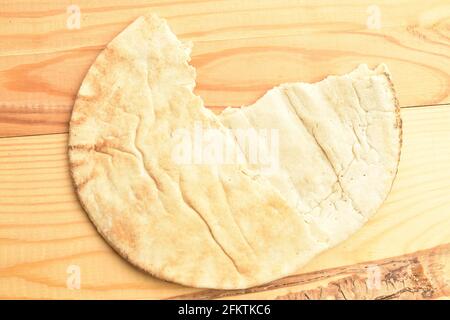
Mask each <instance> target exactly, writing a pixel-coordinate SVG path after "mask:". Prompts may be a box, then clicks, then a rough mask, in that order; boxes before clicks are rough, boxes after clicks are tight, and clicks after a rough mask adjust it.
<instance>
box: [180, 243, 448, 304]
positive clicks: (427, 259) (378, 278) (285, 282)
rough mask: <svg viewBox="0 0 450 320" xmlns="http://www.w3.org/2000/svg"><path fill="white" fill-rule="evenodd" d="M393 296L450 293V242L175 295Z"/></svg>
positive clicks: (410, 297)
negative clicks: (252, 284)
mask: <svg viewBox="0 0 450 320" xmlns="http://www.w3.org/2000/svg"><path fill="white" fill-rule="evenodd" d="M249 295H252V297H253V298H257V299H280V300H311V299H314V300H350V299H358V300H362V299H366V300H367V299H370V300H392V299H408V300H417V299H439V298H449V297H450V244H445V245H441V246H437V247H435V248H432V249H428V250H422V251H419V252H415V253H413V254H407V255H402V256H398V257H393V258H387V259H382V260H378V261H370V262H365V263H360V264H356V265H351V266H344V267H338V268H333V269H328V270H320V271H315V272H310V273H306V274H299V275H293V276H290V277H286V278H283V279H280V280H277V281H273V282H271V283H269V284H265V285H262V286H259V287H254V288H250V289H245V290H202V291H198V292H195V293H190V294H184V295H180V296H176V297H173V298H172V299H229V298H232V299H247V298H248V296H249Z"/></svg>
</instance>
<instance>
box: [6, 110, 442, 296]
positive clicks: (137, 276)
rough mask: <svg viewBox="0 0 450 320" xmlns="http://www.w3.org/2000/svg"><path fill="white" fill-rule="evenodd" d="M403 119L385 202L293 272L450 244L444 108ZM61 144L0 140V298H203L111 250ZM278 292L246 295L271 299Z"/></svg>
mask: <svg viewBox="0 0 450 320" xmlns="http://www.w3.org/2000/svg"><path fill="white" fill-rule="evenodd" d="M402 117H403V121H404V137H403V138H404V145H403V149H402V155H401V162H400V167H399V172H398V176H397V179H396V180H395V183H394V186H393V190H392V192H391V194H390V195H389V197H388V199H387V201H386V202H385V204H384V205H383V206H382V208H381V209H380V211H379V212H378V213H377V214H376V215H375V217H374V218H373V219H372V220H371V221H370V222H369V223H368V224H367V225H366V226H364V227H363V228H362V229H361V230H360V231H358V232H357V233H356V234H355V235H353V236H352V237H351V238H350V239H348V240H347V241H345V242H344V243H342V244H340V245H339V246H337V247H335V248H333V249H331V250H329V251H327V252H325V253H323V254H321V255H320V256H318V257H317V258H315V259H314V260H313V261H311V262H310V263H309V264H308V265H307V266H305V267H304V268H302V269H301V270H299V273H305V272H318V273H319V274H323V271H322V270H324V269H328V268H336V267H341V266H346V265H353V264H355V263H361V262H367V261H372V260H378V259H386V258H389V257H395V256H401V255H404V254H407V253H414V252H416V251H418V250H425V249H429V248H433V247H436V246H439V245H442V244H446V243H450V198H449V194H450V134H449V123H450V105H445V106H435V107H426V108H406V109H403V110H402ZM66 139H67V135H66V134H55V135H42V136H32V137H16V138H3V139H0V194H1V196H0V257H1V259H0V297H2V298H20V297H28V298H81V297H83V298H169V297H174V296H179V295H185V294H191V293H193V292H197V291H199V290H198V289H191V288H185V287H182V286H178V285H174V284H170V283H167V282H163V281H159V280H157V279H155V278H153V277H151V276H148V275H146V274H144V273H142V272H140V271H138V270H137V269H135V268H134V267H132V266H131V265H129V264H128V263H127V262H126V261H124V260H123V259H121V258H120V257H119V256H118V255H117V254H116V253H115V252H113V251H112V249H110V248H109V246H108V245H107V244H106V243H105V242H104V241H103V239H102V238H101V237H100V236H99V235H98V234H97V232H96V231H95V229H94V228H93V226H92V225H91V223H90V222H89V220H88V218H87V216H86V214H85V213H84V212H83V210H82V209H81V208H80V206H79V204H78V202H77V199H76V196H75V194H74V191H73V187H72V185H71V180H70V177H69V173H68V162H67V150H66V149H67V145H66V144H67V141H66ZM446 254H447V256H448V253H446ZM447 256H446V257H447ZM388 261H395V258H392V259H391V260H389V259H387V261H385V262H388ZM444 261H448V260H444ZM71 265H75V266H79V267H80V270H81V289H80V290H70V289H68V288H67V283H66V282H67V279H68V277H69V274H68V273H67V270H68V268H69V267H70V266H71ZM350 270H351V269H350ZM347 272H350V271H348V270H347ZM330 274H333V273H330ZM330 274H329V275H330ZM445 275H446V276H449V275H450V274H449V273H448V271H447V273H446V274H445ZM441 277H442V275H441ZM327 279H328V278H327ZM330 281H331V280H330ZM300 284H301V283H300ZM290 285H292V284H290ZM290 285H289V283H287V284H285V285H284V286H283V288H281V289H284V291H283V294H287V293H286V291H287V290H288V288H289V287H290ZM310 286H311V284H310V285H309V287H310ZM309 287H308V288H309ZM281 289H280V288H279V287H277V290H276V291H275V292H274V293H272V292H271V291H270V290H269V291H263V293H261V292H256V293H249V294H246V295H245V297H246V298H255V297H258V298H261V297H267V298H273V297H276V296H278V295H281V293H280V290H281ZM296 289H297V290H301V289H302V286H301V285H299V284H296ZM391 289H392V287H391ZM441 289H442V288H441ZM442 290H443V289H442ZM250 292H251V291H250ZM239 294H242V293H241V292H240V293H239ZM380 295H381V293H380ZM213 296H214V295H213ZM201 297H204V295H202V296H201Z"/></svg>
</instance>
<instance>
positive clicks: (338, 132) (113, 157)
mask: <svg viewBox="0 0 450 320" xmlns="http://www.w3.org/2000/svg"><path fill="white" fill-rule="evenodd" d="M189 59H190V47H189V45H186V44H185V43H182V42H180V41H179V40H178V39H177V38H176V36H175V35H174V34H173V33H172V32H171V31H170V29H169V27H168V26H167V24H166V22H165V21H164V20H162V19H160V18H158V17H156V16H154V15H148V16H144V17H140V18H138V19H137V20H136V21H135V22H133V23H132V24H131V25H130V26H129V27H127V28H126V29H125V30H124V31H123V32H122V33H121V34H119V35H118V36H117V37H116V38H115V39H113V40H112V41H111V42H110V43H109V44H108V46H107V47H106V48H105V50H104V51H103V52H102V53H101V54H100V55H99V56H98V58H97V59H96V61H95V62H94V64H93V65H92V67H91V68H90V70H89V72H88V73H87V75H86V77H85V79H84V81H83V83H82V85H81V87H80V90H79V93H78V96H77V99H76V102H75V105H74V108H73V113H72V118H71V121H70V137H69V159H70V169H71V174H72V177H73V180H74V184H75V187H76V191H77V194H78V197H79V199H80V202H81V204H82V206H83V207H84V209H85V210H86V212H87V213H88V215H89V217H90V219H91V220H92V222H93V223H94V225H95V226H96V228H97V229H98V231H99V233H100V234H101V235H102V236H103V237H104V238H105V239H106V240H107V241H108V242H109V243H110V245H111V246H112V247H113V248H114V249H115V250H116V251H117V252H119V253H120V254H121V255H122V256H123V257H125V258H126V259H127V260H129V261H130V262H131V263H133V264H134V265H136V266H138V267H139V268H141V269H143V270H145V271H147V272H149V273H151V274H152V275H154V276H157V277H159V278H162V279H165V280H169V281H173V282H177V283H180V284H184V285H188V286H194V287H207V288H221V289H231V288H246V287H250V286H254V285H258V284H261V283H264V282H268V281H271V280H274V279H276V278H280V277H282V276H285V275H288V274H289V273H292V272H294V271H295V270H296V269H298V268H299V267H300V266H302V265H304V264H305V263H306V262H307V261H309V260H310V259H311V258H312V257H313V256H314V255H316V254H317V253H318V252H320V251H322V250H324V249H326V248H328V247H330V246H331V245H333V244H335V243H337V242H338V241H340V240H342V239H343V238H345V237H347V236H348V235H349V234H350V233H352V232H354V230H356V229H357V228H358V227H360V226H361V225H362V224H363V223H364V221H366V220H367V218H368V217H369V216H370V215H371V214H372V213H373V212H375V211H376V209H377V208H378V206H379V205H380V204H381V203H382V201H383V200H384V198H385V197H386V195H387V193H388V191H389V189H390V186H391V184H392V181H393V179H394V176H395V172H396V168H397V163H398V156H399V150H400V142H399V136H400V132H401V130H400V122H399V118H398V107H397V106H396V103H395V98H394V92H393V89H392V86H391V84H390V80H389V77H388V75H387V72H386V70H385V69H384V68H383V67H380V68H378V69H376V70H374V71H371V70H369V69H367V68H366V67H361V68H359V69H357V70H355V71H354V72H352V73H351V74H349V75H347V76H343V77H330V78H328V79H326V80H324V81H323V82H320V83H317V84H287V85H282V86H280V87H278V88H275V89H273V90H271V91H269V92H268V93H267V94H266V95H265V96H264V97H263V98H261V99H260V100H259V101H258V102H257V103H255V104H254V105H253V106H249V107H246V108H242V109H237V110H227V111H226V112H224V113H223V114H222V115H221V116H220V117H216V116H215V115H214V114H212V113H211V112H210V111H209V110H207V109H206V108H204V106H203V102H202V100H201V99H200V98H199V97H197V96H196V95H194V94H193V88H194V86H195V71H194V69H193V68H192V67H191V66H189V64H188V61H189ZM350 84H352V86H351V87H350V86H349V85H350ZM350 88H352V90H353V91H351V90H350ZM350 91H351V92H350ZM358 99H359V100H358ZM319 102H320V103H322V102H323V105H321V107H320V108H317V109H315V106H316V104H317V103H319ZM341 108H342V109H341ZM270 118H272V119H273V121H270ZM283 121H287V122H286V123H289V125H288V126H287V125H286V128H285V126H284V125H283ZM244 123H245V125H246V126H248V125H252V126H254V127H260V128H263V127H273V128H276V129H277V130H279V131H280V132H281V134H280V141H281V143H280V146H281V149H280V166H279V168H277V170H276V172H275V173H273V172H272V173H271V174H269V173H266V172H265V171H264V170H261V168H259V167H258V166H255V165H252V164H250V163H249V162H248V160H247V159H244V161H243V162H242V163H240V164H220V165H217V164H204V163H200V164H195V163H191V164H180V163H177V162H176V161H174V158H173V150H174V149H175V148H176V147H177V146H179V145H180V144H182V141H180V136H179V135H176V134H174V132H175V131H176V130H178V129H180V128H181V129H186V130H191V129H192V128H193V127H194V126H195V125H198V124H200V125H201V126H202V127H203V128H208V129H214V130H215V132H216V134H217V135H219V137H218V138H220V140H221V141H222V143H223V144H224V145H225V146H229V147H230V149H231V150H233V149H234V148H236V149H238V150H241V149H240V147H241V146H240V144H239V142H238V141H237V140H236V139H235V137H233V136H232V135H230V134H229V130H227V128H226V127H225V126H224V125H223V124H225V125H227V126H229V127H238V126H240V125H241V124H244ZM352 128H353V129H354V130H353V129H352ZM299 137H301V139H300V138H299ZM313 138H314V139H313ZM358 139H360V140H358ZM288 140H291V142H290V143H289V142H287V141H288ZM297 142H298V143H297ZM298 145H299V146H298ZM288 146H290V147H289V148H288ZM241 151H242V150H241ZM306 151H311V153H304V152H306ZM297 152H302V153H297ZM349 152H350V153H349ZM242 153H243V154H244V155H245V156H248V155H246V154H245V152H243V151H242ZM312 157H314V158H312ZM244 158H245V157H244ZM315 160H316V161H315ZM302 163H303V164H304V165H302ZM308 166H311V167H309V168H308ZM312 172H316V173H317V174H313V173H312ZM277 173H279V174H277ZM341 174H342V175H343V177H342V178H341V179H339V178H338V177H340V175H341ZM277 177H282V178H280V179H281V180H280V181H278V180H277ZM363 177H364V178H363ZM285 182H289V183H286V184H284V183H285ZM345 202H347V204H345ZM328 206H335V210H328V208H327V207H328ZM344 224H345V225H344ZM347 224H348V225H349V226H348V225H347Z"/></svg>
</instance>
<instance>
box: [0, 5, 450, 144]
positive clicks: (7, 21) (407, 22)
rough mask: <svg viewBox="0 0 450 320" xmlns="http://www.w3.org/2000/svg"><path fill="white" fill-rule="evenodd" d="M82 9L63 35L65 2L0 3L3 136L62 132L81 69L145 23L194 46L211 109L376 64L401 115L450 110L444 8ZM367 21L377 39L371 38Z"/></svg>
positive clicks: (449, 13) (448, 14)
mask: <svg viewBox="0 0 450 320" xmlns="http://www.w3.org/2000/svg"><path fill="white" fill-rule="evenodd" d="M77 3H78V6H79V8H80V10H81V28H80V29H73V30H69V29H67V27H66V24H67V23H66V22H67V19H68V18H69V17H70V15H69V14H68V13H67V12H66V9H67V7H66V5H63V4H61V3H60V2H57V1H50V2H42V1H37V0H35V1H31V0H28V1H25V2H16V1H5V0H3V1H1V2H0V8H1V9H2V10H1V13H0V56H1V57H2V58H1V59H0V124H1V125H0V136H14V135H25V134H38V133H62V132H67V119H68V118H69V113H70V109H71V106H72V104H73V101H74V97H75V95H76V92H77V90H78V87H79V85H80V83H81V81H82V79H83V76H84V74H85V73H86V71H87V69H88V67H89V66H90V65H91V63H92V62H93V61H94V59H95V57H96V56H97V54H98V53H99V51H100V50H101V49H102V48H103V47H104V46H105V44H106V43H107V42H108V41H110V40H111V39H112V38H113V37H114V35H116V34H117V33H118V32H120V30H122V29H123V28H124V27H125V26H126V25H127V24H128V23H129V22H131V21H132V20H133V19H135V18H136V17H137V16H139V15H141V14H143V13H145V12H149V11H151V12H155V13H158V14H160V15H161V16H163V17H166V18H167V19H168V20H169V23H170V25H171V26H172V28H173V30H174V31H175V33H176V34H177V35H178V36H179V37H180V38H182V39H184V40H191V41H193V42H194V50H193V60H192V64H193V65H194V66H195V67H196V68H197V71H198V86H197V93H198V94H200V95H201V96H202V97H203V98H204V99H205V102H206V104H207V105H208V106H215V107H221V106H228V105H232V106H234V105H242V104H249V103H251V102H253V101H255V100H256V99H257V98H258V97H259V96H261V94H262V93H263V92H264V91H265V90H267V89H268V88H271V87H273V86H274V85H277V84H279V83H282V82H287V81H317V80H320V79H322V78H323V77H324V76H326V75H328V74H341V73H345V72H348V71H350V70H351V69H353V68H354V67H355V66H356V65H357V64H359V63H368V64H370V65H372V66H373V65H376V64H378V63H380V62H385V63H387V64H388V66H389V67H390V69H391V71H392V73H393V76H394V82H395V86H396V89H397V91H398V97H399V100H400V104H401V105H402V106H417V105H426V104H439V103H448V102H450V96H449V93H450V90H449V88H450V59H449V57H450V56H449V47H450V27H449V23H450V5H449V4H448V1H446V0H433V1H420V0H414V1H410V0H401V1H396V2H395V3H393V2H392V1H389V0H382V1H376V2H374V1H371V0H364V1H357V2H356V1H350V2H345V3H339V4H336V3H335V2H334V1H327V0H320V1H314V2H310V1H298V0H281V1H261V0H248V1H240V0H228V1H206V0H189V1H168V2H162V1H159V0H156V1H151V0H147V1H143V0H132V1H126V2H125V1H124V0H114V1H109V2H108V5H105V4H102V3H100V2H95V1H87V0H80V1H77ZM374 5H375V7H374ZM374 12H379V14H380V15H379V17H380V20H379V21H380V29H373V28H372V27H374V26H376V24H375V25H374V24H373V23H372V24H371V22H373V21H374V20H373V19H374V17H376V16H377V15H376V14H374ZM375 20H376V19H375ZM369 27H370V28H369Z"/></svg>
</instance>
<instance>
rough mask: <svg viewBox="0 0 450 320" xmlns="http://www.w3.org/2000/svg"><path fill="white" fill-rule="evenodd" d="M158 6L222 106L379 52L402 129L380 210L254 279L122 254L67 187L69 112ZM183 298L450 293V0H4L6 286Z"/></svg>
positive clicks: (0, 211)
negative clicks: (135, 261) (329, 242)
mask: <svg viewBox="0 0 450 320" xmlns="http://www.w3.org/2000/svg"><path fill="white" fill-rule="evenodd" d="M71 4H72V5H73V4H74V5H75V6H76V7H73V6H72V7H69V5H71ZM78 9H79V10H80V12H79V18H80V20H79V22H80V24H79V27H80V28H76V27H75V28H74V26H77V25H76V23H75V24H73V21H76V18H77V17H78V14H77V13H76V12H77V10H78ZM74 10H75V11H74ZM149 11H152V12H155V13H158V14H159V15H161V16H162V17H165V18H167V19H168V21H169V23H170V25H171V27H172V28H173V30H174V32H175V33H176V34H177V35H178V37H180V38H181V39H184V40H191V41H193V43H194V49H193V54H192V64H193V65H194V66H195V67H196V68H197V73H198V79H197V84H198V85H197V89H196V92H197V93H198V94H199V95H201V96H202V97H203V98H204V100H205V102H206V104H207V105H208V106H209V107H211V108H213V109H214V110H221V109H222V108H223V107H224V106H229V105H231V106H238V105H242V104H249V103H252V102H253V101H255V99H257V98H258V97H259V96H261V94H262V93H263V92H264V91H265V90H267V89H269V88H271V87H273V86H275V85H277V84H279V83H283V82H288V81H317V80H320V79H322V78H323V77H325V76H326V75H328V74H342V73H346V72H349V71H350V70H352V69H353V68H355V67H356V66H357V65H358V64H359V63H367V64H369V65H371V66H375V65H376V64H378V63H381V62H384V63H386V64H387V65H388V67H389V68H390V70H391V72H392V75H393V79H394V84H395V87H396V89H397V93H398V98H399V101H400V105H401V107H402V111H401V114H402V118H403V123H404V135H403V140H404V143H403V149H402V155H401V162H400V166H399V172H398V176H397V178H396V180H395V183H394V186H393V190H392V192H391V194H390V195H389V197H388V199H387V201H386V202H385V203H384V205H383V206H382V208H381V209H380V210H379V212H378V213H377V214H376V216H375V217H374V218H373V219H372V220H371V221H370V222H369V223H368V224H367V225H366V226H364V227H363V228H362V229H361V230H360V231H358V232H357V233H356V234H355V235H353V236H352V237H351V238H350V239H348V240H347V241H345V242H344V243H341V244H340V245H338V246H337V247H335V248H333V249H331V250H328V251H327V252H324V253H323V254H321V255H320V256H318V257H316V258H315V259H314V260H313V261H311V262H310V263H309V264H308V265H306V266H305V267H304V268H302V269H301V270H298V272H297V274H295V275H293V276H290V277H287V278H284V279H281V280H278V281H274V282H272V283H270V284H267V285H264V286H260V287H256V288H252V289H248V290H238V291H217V290H202V289H193V288H187V287H183V286H179V285H176V284H172V283H167V282H164V281H160V280H158V279H155V278H153V277H151V276H149V275H146V274H144V273H142V272H140V271H139V270H137V269H135V268H134V267H132V266H131V265H129V264H128V263H127V262H126V261H124V260H123V259H122V258H120V257H119V256H118V255H116V254H115V253H114V252H113V251H112V249H110V248H109V246H108V245H107V244H106V243H105V242H104V241H103V239H102V238H101V237H100V236H99V235H98V234H97V233H96V231H95V229H94V228H93V227H92V225H91V223H90V222H89V221H88V218H87V216H86V214H85V213H84V212H83V210H82V209H81V207H80V205H79V204H78V202H77V199H76V196H75V194H74V190H73V187H72V184H71V180H70V177H69V174H68V163H67V131H68V119H69V117H70V111H71V108H72V104H73V101H74V97H75V95H76V93H77V90H78V87H79V85H80V83H81V81H82V79H83V76H84V75H85V73H86V71H87V69H88V68H89V66H90V64H91V63H92V62H93V60H94V59H95V57H96V56H97V54H98V53H99V52H100V50H101V49H102V48H104V46H105V44H106V43H108V41H110V40H111V39H112V38H113V37H114V35H116V34H117V33H118V32H120V31H121V30H122V29H123V28H124V27H125V26H126V25H127V24H129V23H130V22H131V21H132V20H134V19H135V18H136V17H138V16H139V15H141V14H144V13H147V12H149ZM74 19H75V20H74ZM74 279H75V280H74ZM179 297H182V298H230V297H231V298H237V299H241V298H248V299H253V298H262V299H265V298H270V299H272V298H280V299H309V298H324V299H354V298H378V299H395V298H400V299H402V298H403V299H405V298H415V299H416V298H417V299H446V298H449V297H450V3H449V1H448V0H433V1H421V0H415V1H411V0H408V1H406V0H404V1H403V0H402V1H387V0H386V1H377V0H373V1H372V0H371V1H353V0H348V1H325V0H320V1H295V0H280V1H264V0H262V1H261V0H246V1H242V0H239V1H234V0H227V1H214V0H190V1H181V0H177V1H172V0H169V1H162V0H156V1H151V0H147V1H138V0H127V1H126V0H108V1H106V0H105V1H99V0H97V1H87V0H79V1H75V2H73V1H42V0H39V1H38V0H33V1H32V0H26V1H12V0H11V1H5V0H0V298H3V299H14V298H36V299H42V298H44V299H45V298H48V299H57V298H88V299H91V298H179Z"/></svg>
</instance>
